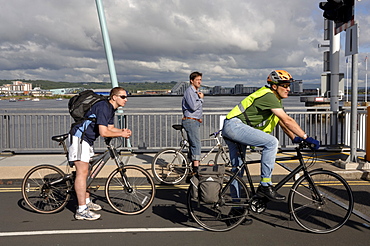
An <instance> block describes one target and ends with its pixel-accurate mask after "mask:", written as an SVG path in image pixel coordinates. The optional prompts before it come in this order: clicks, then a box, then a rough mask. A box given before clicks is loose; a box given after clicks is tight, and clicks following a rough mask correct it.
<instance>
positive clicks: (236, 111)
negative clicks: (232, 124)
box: [226, 86, 280, 133]
mask: <svg viewBox="0 0 370 246" xmlns="http://www.w3.org/2000/svg"><path fill="white" fill-rule="evenodd" d="M267 93H273V92H272V91H271V89H270V88H269V87H266V86H264V87H262V88H260V89H258V90H257V91H255V92H253V93H252V94H250V95H249V96H247V97H246V98H244V99H243V100H242V101H241V102H240V103H239V104H238V105H236V106H235V107H234V108H233V109H232V110H231V111H230V112H229V113H228V114H227V115H226V119H231V118H233V117H236V116H238V115H240V114H243V113H244V112H245V110H247V108H249V107H250V106H251V105H252V104H253V102H254V100H256V99H257V98H260V97H262V96H264V95H266V94H267ZM279 101H280V100H279ZM278 122H279V118H278V117H277V116H276V115H274V114H273V113H271V115H270V117H269V118H268V119H267V120H266V121H264V124H263V125H262V126H256V127H255V128H257V129H260V130H261V131H264V132H266V133H271V132H272V131H273V130H274V128H275V126H276V125H277V123H278Z"/></svg>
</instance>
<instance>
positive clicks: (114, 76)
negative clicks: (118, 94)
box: [95, 0, 118, 88]
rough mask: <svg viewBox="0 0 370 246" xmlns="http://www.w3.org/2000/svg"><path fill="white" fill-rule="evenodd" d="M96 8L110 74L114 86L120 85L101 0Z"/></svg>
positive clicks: (97, 0)
mask: <svg viewBox="0 0 370 246" xmlns="http://www.w3.org/2000/svg"><path fill="white" fill-rule="evenodd" d="M95 2H96V8H97V9H98V16H99V22H100V28H101V33H102V36H103V43H104V48H105V54H106V56H107V63H108V69H109V75H110V79H111V83H112V88H114V87H117V86H118V82H117V74H116V68H115V66H114V60H113V53H112V47H111V45H110V39H109V34H108V27H107V23H106V21H105V14H104V8H103V4H102V2H101V0H96V1H95Z"/></svg>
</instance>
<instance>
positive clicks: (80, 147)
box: [68, 135, 94, 162]
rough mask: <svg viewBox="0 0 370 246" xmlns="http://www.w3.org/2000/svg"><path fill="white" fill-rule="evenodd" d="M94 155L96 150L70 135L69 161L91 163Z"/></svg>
mask: <svg viewBox="0 0 370 246" xmlns="http://www.w3.org/2000/svg"><path fill="white" fill-rule="evenodd" d="M93 155H94V149H93V147H92V146H90V145H89V144H88V143H87V142H86V141H84V140H82V142H81V139H80V138H78V137H76V136H72V144H71V135H69V147H68V161H83V162H89V161H90V158H91V157H92V156H93Z"/></svg>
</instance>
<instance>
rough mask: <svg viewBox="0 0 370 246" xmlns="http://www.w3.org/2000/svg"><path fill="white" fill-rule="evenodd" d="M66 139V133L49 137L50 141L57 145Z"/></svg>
mask: <svg viewBox="0 0 370 246" xmlns="http://www.w3.org/2000/svg"><path fill="white" fill-rule="evenodd" d="M66 138H68V133H65V134H62V135H57V136H52V137H51V139H52V140H54V141H57V142H59V143H60V142H63V141H64V140H66Z"/></svg>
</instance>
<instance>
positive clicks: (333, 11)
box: [319, 0, 355, 23]
mask: <svg viewBox="0 0 370 246" xmlns="http://www.w3.org/2000/svg"><path fill="white" fill-rule="evenodd" d="M354 4H355V1H354V0H328V1H327V2H321V3H320V4H319V7H320V9H322V10H324V14H323V16H324V17H325V18H326V19H328V20H333V21H334V22H336V23H346V22H348V21H350V20H351V19H352V18H353V8H354Z"/></svg>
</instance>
